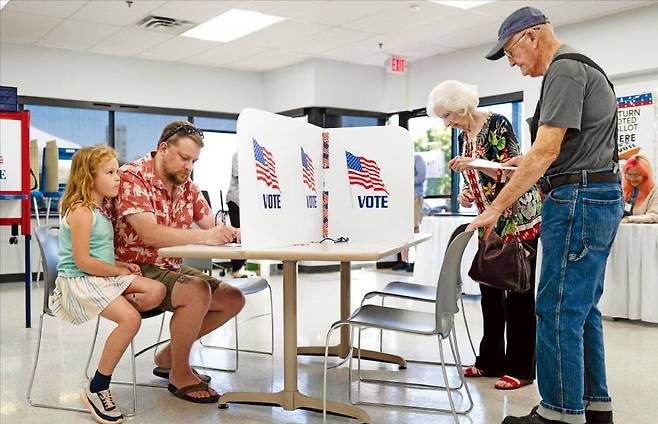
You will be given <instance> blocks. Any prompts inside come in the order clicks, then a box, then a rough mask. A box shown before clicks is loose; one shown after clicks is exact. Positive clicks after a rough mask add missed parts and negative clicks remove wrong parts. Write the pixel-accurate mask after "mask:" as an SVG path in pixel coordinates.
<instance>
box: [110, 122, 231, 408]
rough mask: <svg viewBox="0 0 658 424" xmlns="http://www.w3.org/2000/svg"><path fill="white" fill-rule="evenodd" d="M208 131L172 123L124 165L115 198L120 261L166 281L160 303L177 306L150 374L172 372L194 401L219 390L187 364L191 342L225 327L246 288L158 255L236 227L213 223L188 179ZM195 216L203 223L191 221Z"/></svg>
mask: <svg viewBox="0 0 658 424" xmlns="http://www.w3.org/2000/svg"><path fill="white" fill-rule="evenodd" d="M202 139H203V133H202V132H201V131H199V130H198V129H197V128H196V127H195V126H194V125H192V124H191V123H189V122H187V121H176V122H172V123H171V124H169V125H167V126H166V127H165V129H164V130H163V131H162V135H161V136H160V139H159V140H158V144H157V150H156V151H155V152H151V153H150V154H148V155H146V156H144V157H143V158H141V159H138V160H136V161H134V162H131V163H128V164H126V165H124V166H122V167H121V169H120V174H121V187H120V190H119V195H118V196H117V198H116V201H115V206H116V208H115V209H116V211H115V213H116V218H117V220H116V227H115V250H116V256H117V258H119V259H120V260H122V261H126V262H132V263H136V264H139V266H140V269H141V272H142V274H143V275H144V276H147V277H148V278H152V279H154V280H158V281H160V282H162V283H163V284H164V285H165V286H166V288H167V294H166V296H165V299H164V300H163V302H162V304H161V305H160V306H159V308H160V309H163V310H166V311H171V312H173V316H172V318H171V323H170V331H171V343H170V344H169V345H168V346H166V347H165V348H164V349H163V350H162V351H160V352H159V353H158V355H157V356H156V358H155V364H156V365H157V368H155V369H154V370H153V373H154V374H155V375H157V376H159V377H164V378H168V379H169V391H171V392H172V393H174V395H176V396H178V397H180V398H182V399H185V400H188V401H190V402H196V403H211V402H216V401H217V400H218V399H219V395H218V394H217V393H216V392H215V391H214V390H213V389H211V388H210V387H209V386H208V384H207V383H208V382H209V381H210V378H209V377H208V376H205V375H199V374H197V373H196V372H195V371H194V370H192V369H191V368H190V364H189V355H190V349H191V348H192V343H194V341H195V340H197V339H199V338H200V337H202V336H203V335H205V334H208V333H209V332H211V331H213V330H214V329H216V328H218V327H220V326H221V325H222V324H224V323H225V322H226V321H228V320H229V319H231V318H232V317H234V316H235V315H237V314H238V312H240V310H241V309H242V307H243V306H244V297H243V296H242V293H241V292H240V291H239V290H237V289H235V288H233V287H231V286H229V285H228V284H225V283H223V282H221V281H219V280H216V279H214V278H212V277H210V276H208V275H206V274H204V273H202V272H201V271H198V270H195V269H193V268H190V267H186V266H182V267H181V262H182V260H181V259H180V258H175V259H172V258H161V257H159V256H158V251H157V249H158V248H160V247H166V246H174V245H180V244H186V243H196V244H212V245H219V244H225V243H228V242H231V241H234V240H236V239H239V236H240V233H239V230H237V229H235V228H233V227H231V226H229V225H223V224H219V225H215V220H214V217H213V215H212V213H211V210H210V208H209V206H208V203H207V202H206V201H205V199H204V198H203V196H202V195H201V192H200V191H199V188H198V187H197V186H196V184H194V182H192V181H191V180H190V174H191V173H192V166H193V164H194V162H196V160H197V159H199V154H200V153H201V147H203V141H202ZM193 223H196V224H197V225H198V227H199V228H191V227H192V224H193Z"/></svg>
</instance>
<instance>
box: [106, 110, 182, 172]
mask: <svg viewBox="0 0 658 424" xmlns="http://www.w3.org/2000/svg"><path fill="white" fill-rule="evenodd" d="M114 119H115V123H114V125H115V126H114V148H115V149H116V151H117V154H118V156H119V162H130V161H133V160H135V159H139V158H140V157H142V156H144V155H145V154H147V153H148V152H151V151H153V150H155V149H156V145H157V143H158V139H159V138H160V135H162V130H163V129H164V127H166V126H167V124H169V123H170V122H172V121H179V120H187V119H188V117H187V116H181V115H158V114H151V113H127V112H116V113H115V118H114Z"/></svg>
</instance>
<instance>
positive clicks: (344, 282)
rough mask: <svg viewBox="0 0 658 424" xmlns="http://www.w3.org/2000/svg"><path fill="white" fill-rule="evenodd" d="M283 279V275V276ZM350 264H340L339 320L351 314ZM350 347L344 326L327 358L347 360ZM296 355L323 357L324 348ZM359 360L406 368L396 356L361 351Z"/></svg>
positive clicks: (356, 351)
mask: <svg viewBox="0 0 658 424" xmlns="http://www.w3.org/2000/svg"><path fill="white" fill-rule="evenodd" d="M284 277H285V275H284ZM351 290H352V287H351V263H350V262H341V263H340V319H347V318H348V317H349V316H350V312H351V310H350V309H351V307H352V305H351V303H352V301H351ZM349 346H350V330H349V327H348V326H346V325H344V326H342V327H341V328H340V343H339V344H337V345H335V346H330V347H329V356H337V357H339V358H347V355H348V353H349ZM297 354H298V355H307V356H324V346H306V347H300V348H297ZM358 354H359V349H357V348H353V349H352V355H354V356H357V355H358ZM361 359H366V360H370V361H378V362H386V363H390V364H397V365H399V366H400V367H401V368H406V367H407V361H406V360H405V359H404V358H402V357H401V356H398V355H392V354H390V353H383V352H376V351H373V350H366V349H361Z"/></svg>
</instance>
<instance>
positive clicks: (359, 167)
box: [345, 150, 388, 194]
mask: <svg viewBox="0 0 658 424" xmlns="http://www.w3.org/2000/svg"><path fill="white" fill-rule="evenodd" d="M345 156H346V157H347V177H348V180H349V182H350V185H358V186H361V187H364V188H367V189H372V190H374V191H383V192H385V193H386V194H388V190H386V186H385V185H384V181H383V180H382V177H381V175H380V173H379V171H380V169H379V166H377V162H375V161H374V160H369V159H366V158H364V157H363V156H355V155H353V154H352V153H350V152H348V151H347V150H346V151H345Z"/></svg>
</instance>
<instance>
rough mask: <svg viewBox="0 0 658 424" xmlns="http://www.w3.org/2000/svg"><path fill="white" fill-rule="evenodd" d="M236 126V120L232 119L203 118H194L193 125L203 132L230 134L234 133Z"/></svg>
mask: <svg viewBox="0 0 658 424" xmlns="http://www.w3.org/2000/svg"><path fill="white" fill-rule="evenodd" d="M237 124H238V120H237V119H232V118H208V117H205V116H195V117H194V125H196V127H197V128H200V129H202V130H204V131H211V130H212V131H220V132H231V133H234V132H235V131H236V127H237Z"/></svg>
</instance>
